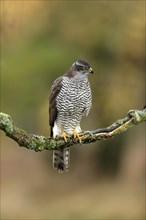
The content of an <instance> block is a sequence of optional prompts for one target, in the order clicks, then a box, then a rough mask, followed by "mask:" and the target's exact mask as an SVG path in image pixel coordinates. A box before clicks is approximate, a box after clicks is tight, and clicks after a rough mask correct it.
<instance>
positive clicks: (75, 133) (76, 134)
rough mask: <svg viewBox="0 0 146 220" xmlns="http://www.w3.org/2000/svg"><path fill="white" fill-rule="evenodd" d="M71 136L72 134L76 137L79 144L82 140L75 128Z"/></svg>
mask: <svg viewBox="0 0 146 220" xmlns="http://www.w3.org/2000/svg"><path fill="white" fill-rule="evenodd" d="M73 136H74V138H78V140H79V142H80V144H81V143H82V140H81V138H80V135H79V134H78V133H77V132H76V130H74V132H73Z"/></svg>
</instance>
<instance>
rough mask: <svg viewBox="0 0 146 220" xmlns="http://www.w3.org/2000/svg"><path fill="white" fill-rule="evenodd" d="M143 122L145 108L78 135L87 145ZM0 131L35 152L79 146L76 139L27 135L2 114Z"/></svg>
mask: <svg viewBox="0 0 146 220" xmlns="http://www.w3.org/2000/svg"><path fill="white" fill-rule="evenodd" d="M144 121H146V108H144V109H143V110H130V111H129V112H128V113H127V116H126V117H125V118H123V119H119V120H117V121H116V122H114V123H113V124H112V125H110V126H109V127H107V128H100V129H97V130H94V131H84V132H82V133H80V137H81V140H82V144H88V143H92V142H95V141H98V140H107V139H109V138H112V137H114V136H115V135H119V134H121V133H123V132H125V131H126V130H127V129H128V128H130V127H132V126H133V125H138V124H140V123H142V122H144ZM0 130H3V131H4V132H5V134H6V136H8V137H9V138H11V139H13V140H14V141H16V142H17V143H18V144H19V146H23V147H26V148H28V149H30V150H35V151H42V150H54V149H58V148H64V147H70V146H73V145H76V144H79V142H78V139H74V138H73V137H69V138H68V139H67V142H65V141H64V139H62V138H60V137H57V138H56V139H53V138H50V137H44V136H39V135H35V134H29V133H27V132H26V131H24V130H22V129H20V128H18V127H16V126H15V125H14V123H13V121H12V119H11V117H10V116H9V115H7V114H5V113H2V112H1V113H0Z"/></svg>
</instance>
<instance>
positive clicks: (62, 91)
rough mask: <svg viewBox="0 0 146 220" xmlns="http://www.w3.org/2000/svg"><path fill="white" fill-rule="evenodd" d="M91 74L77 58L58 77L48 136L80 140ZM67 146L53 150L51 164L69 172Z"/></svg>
mask: <svg viewBox="0 0 146 220" xmlns="http://www.w3.org/2000/svg"><path fill="white" fill-rule="evenodd" d="M90 73H93V70H92V68H91V66H90V65H89V63H88V62H87V61H85V60H78V61H76V62H74V63H73V64H72V66H71V67H70V69H69V70H68V71H67V72H66V73H65V74H64V75H63V76H61V77H59V78H57V79H56V80H55V81H54V83H53V85H52V87H51V93H50V96H49V122H50V136H51V137H53V138H55V137H56V136H62V137H63V138H64V140H65V141H67V137H68V136H70V135H73V136H74V138H78V139H79V142H80V143H81V139H80V136H79V133H80V132H81V131H82V130H81V127H80V122H81V119H82V117H83V116H87V115H88V113H89V111H90V108H91V105H92V94H91V88H90V84H89V81H88V75H89V74H90ZM69 157H70V149H69V148H64V149H63V148H62V149H61V148H60V149H57V150H54V151H53V167H54V168H55V169H57V170H58V172H63V171H68V168H69Z"/></svg>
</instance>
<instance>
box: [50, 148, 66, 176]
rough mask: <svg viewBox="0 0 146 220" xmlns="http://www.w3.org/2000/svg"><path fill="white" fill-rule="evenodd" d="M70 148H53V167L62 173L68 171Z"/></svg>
mask: <svg viewBox="0 0 146 220" xmlns="http://www.w3.org/2000/svg"><path fill="white" fill-rule="evenodd" d="M69 159H70V148H64V149H59V150H53V168H54V169H57V171H58V172H60V173H62V172H64V171H68V168H69Z"/></svg>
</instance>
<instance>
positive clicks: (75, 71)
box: [67, 60, 93, 78]
mask: <svg viewBox="0 0 146 220" xmlns="http://www.w3.org/2000/svg"><path fill="white" fill-rule="evenodd" d="M89 73H93V70H92V68H91V66H90V65H89V63H88V62H87V61H85V60H78V61H76V62H74V63H73V65H72V66H71V68H70V70H69V72H68V73H67V75H68V76H69V77H71V78H84V77H87V76H88V74H89Z"/></svg>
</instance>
